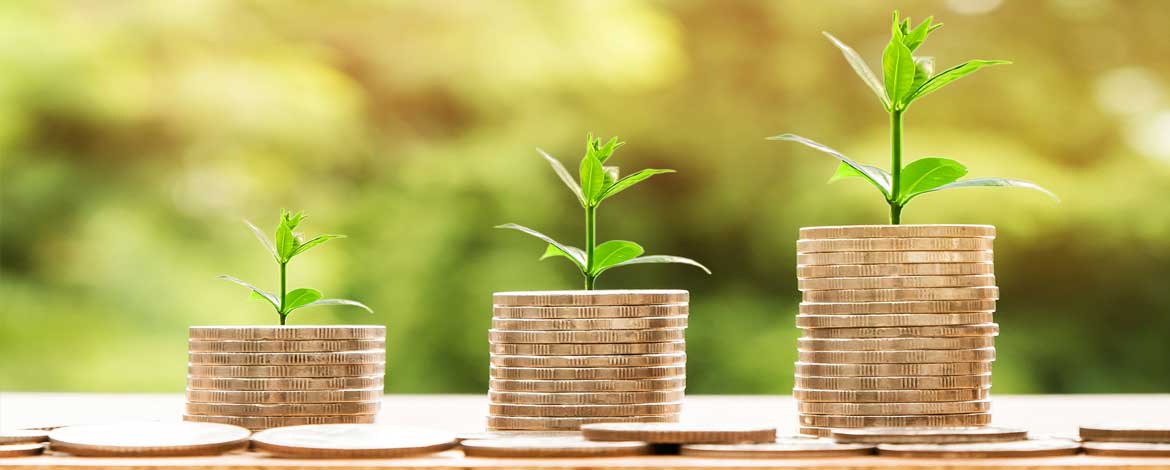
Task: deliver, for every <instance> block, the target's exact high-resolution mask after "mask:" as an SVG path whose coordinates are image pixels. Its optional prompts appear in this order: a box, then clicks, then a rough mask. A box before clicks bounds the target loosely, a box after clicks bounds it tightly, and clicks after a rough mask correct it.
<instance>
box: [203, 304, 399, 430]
mask: <svg viewBox="0 0 1170 470" xmlns="http://www.w3.org/2000/svg"><path fill="white" fill-rule="evenodd" d="M188 351H189V353H188V358H189V364H188V367H187V409H186V414H185V415H184V416H183V419H184V420H186V421H201V422H213V423H223V424H233V425H236V426H241V427H245V428H248V429H251V430H254V431H256V430H262V429H268V428H275V427H282V426H295V425H303V424H335V423H373V422H374V417H375V415H376V414H377V413H378V410H379V408H380V407H381V400H382V394H383V379H384V377H385V372H386V328H385V327H383V326H366V325H361V326H273V327H251V326H242V327H191V329H190V340H189V342H188Z"/></svg>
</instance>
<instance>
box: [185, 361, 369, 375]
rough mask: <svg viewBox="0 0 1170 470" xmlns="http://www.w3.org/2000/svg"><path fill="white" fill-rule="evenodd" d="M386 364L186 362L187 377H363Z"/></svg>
mask: <svg viewBox="0 0 1170 470" xmlns="http://www.w3.org/2000/svg"><path fill="white" fill-rule="evenodd" d="M385 372H386V364H384V363H374V364H331V365H329V364H327V365H309V366H301V365H292V366H212V365H201V364H188V365H187V375H188V376H189V377H207V378H231V377H239V378H290V377H302V378H305V377H327V378H333V377H364V376H370V375H382V374H384V373H385Z"/></svg>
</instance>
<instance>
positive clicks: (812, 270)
mask: <svg viewBox="0 0 1170 470" xmlns="http://www.w3.org/2000/svg"><path fill="white" fill-rule="evenodd" d="M994 273H995V265H994V264H992V263H990V262H987V263H922V264H912V263H901V264H897V263H896V264H842V265H836V266H797V267H796V276H797V278H799V279H816V278H853V277H884V276H972V275H978V274H994Z"/></svg>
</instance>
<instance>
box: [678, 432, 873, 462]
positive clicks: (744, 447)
mask: <svg viewBox="0 0 1170 470" xmlns="http://www.w3.org/2000/svg"><path fill="white" fill-rule="evenodd" d="M874 450H875V447H874V446H872V445H865V444H837V443H835V442H833V441H831V440H828V439H810V438H807V437H795V438H780V439H777V440H776V441H775V442H766V443H760V444H686V445H683V446H682V447H681V448H680V450H679V453H680V454H682V455H689V456H693V457H710V458H717V459H718V458H722V459H745V458H748V459H750V458H759V459H779V458H820V457H847V456H852V455H869V454H872V453H874Z"/></svg>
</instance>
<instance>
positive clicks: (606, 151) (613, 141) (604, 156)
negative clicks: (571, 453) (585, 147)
mask: <svg viewBox="0 0 1170 470" xmlns="http://www.w3.org/2000/svg"><path fill="white" fill-rule="evenodd" d="M597 143H601V140H600V139H598V140H597ZM625 144H626V143H625V142H618V138H617V137H616V136H615V137H612V138H610V139H609V142H606V143H605V145H603V146H601V147H595V149H596V152H595V153H594V156H595V157H597V160H598V161H600V162H601V163H605V161H606V160H609V157H612V156H613V152H614V151H616V150H617V149H618V147H621V146H623V145H625Z"/></svg>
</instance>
